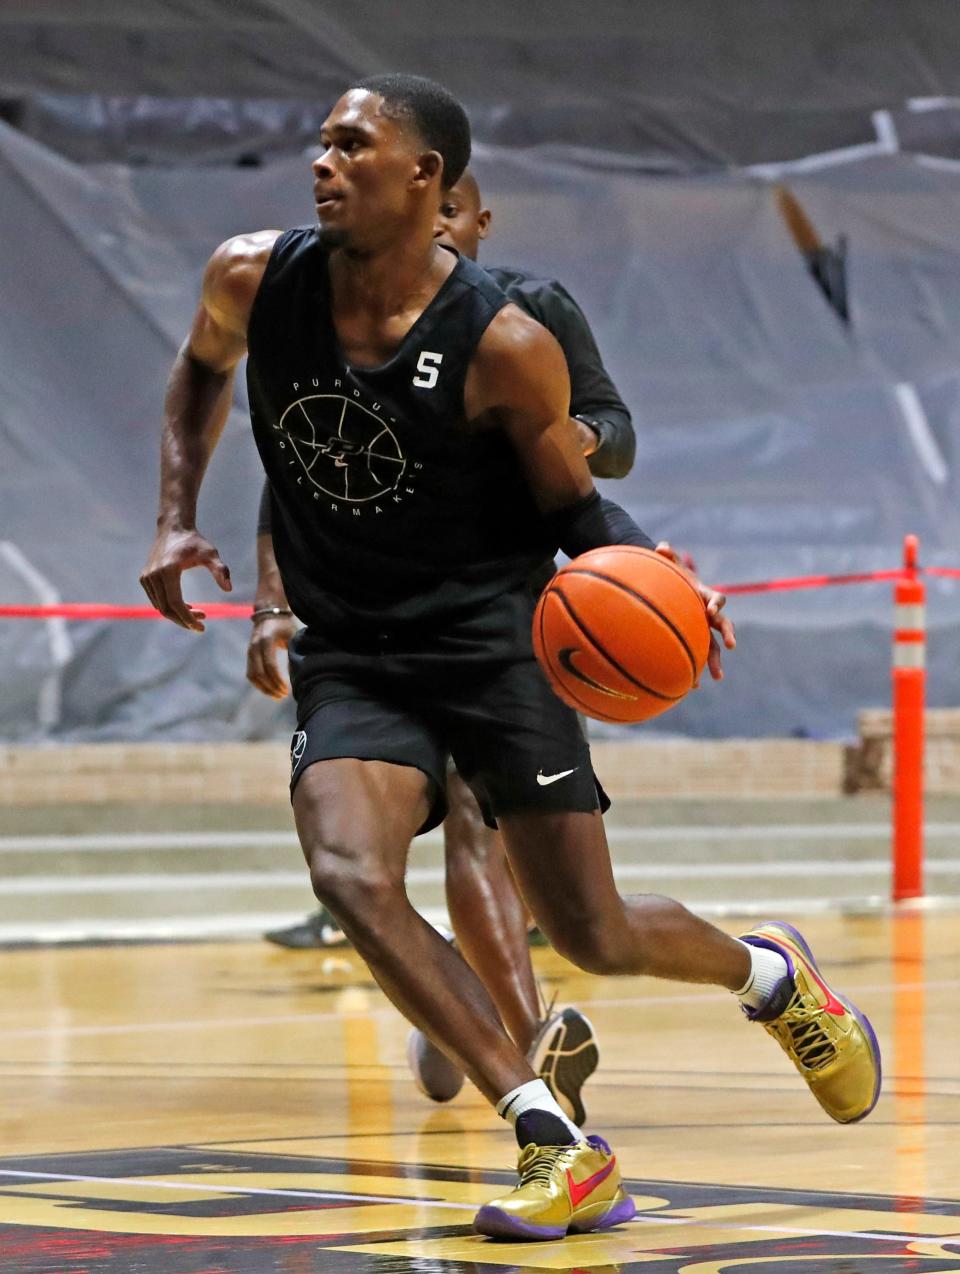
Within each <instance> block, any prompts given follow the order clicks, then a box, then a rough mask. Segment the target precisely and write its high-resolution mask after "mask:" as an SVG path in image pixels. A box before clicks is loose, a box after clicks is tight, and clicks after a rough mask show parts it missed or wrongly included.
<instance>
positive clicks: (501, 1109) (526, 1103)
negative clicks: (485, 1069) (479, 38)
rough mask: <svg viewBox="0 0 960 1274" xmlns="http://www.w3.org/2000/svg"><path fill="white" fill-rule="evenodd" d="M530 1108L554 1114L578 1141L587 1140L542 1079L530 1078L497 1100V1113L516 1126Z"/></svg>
mask: <svg viewBox="0 0 960 1274" xmlns="http://www.w3.org/2000/svg"><path fill="white" fill-rule="evenodd" d="M528 1110H542V1111H545V1112H546V1113H547V1114H549V1115H554V1116H555V1117H556V1118H557V1119H559V1120H561V1121H562V1122H563V1124H564V1127H566V1128H567V1129H568V1131H569V1133H570V1135H571V1137H574V1138H576V1140H577V1141H583V1140H585V1138H584V1135H583V1133H582V1132H581V1131H580V1129H579V1128H578V1127H577V1125H576V1124H575V1123H573V1122H571V1120H569V1119H568V1118H567V1116H566V1115H565V1114H564V1113H563V1110H562V1109H561V1107H560V1105H559V1103H558V1102H557V1100H556V1098H555V1097H554V1096H553V1094H552V1093H551V1092H550V1089H549V1088H548V1087H547V1086H546V1084H545V1083H544V1082H543V1080H542V1079H530V1080H528V1081H527V1082H526V1083H525V1084H521V1085H520V1087H519V1088H512V1089H511V1090H510V1092H509V1093H506V1094H505V1095H504V1096H503V1097H501V1098H500V1100H499V1101H498V1102H497V1114H498V1115H499V1116H500V1118H501V1119H506V1120H507V1122H508V1123H510V1124H512V1125H513V1127H514V1128H516V1126H517V1120H518V1119H519V1118H520V1116H521V1115H523V1114H525V1113H526V1112H527V1111H528Z"/></svg>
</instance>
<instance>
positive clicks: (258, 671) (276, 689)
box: [247, 615, 300, 699]
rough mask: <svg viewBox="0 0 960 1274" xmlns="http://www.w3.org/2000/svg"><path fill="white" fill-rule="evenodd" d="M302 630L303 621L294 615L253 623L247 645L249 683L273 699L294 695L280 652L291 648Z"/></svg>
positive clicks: (274, 616)
mask: <svg viewBox="0 0 960 1274" xmlns="http://www.w3.org/2000/svg"><path fill="white" fill-rule="evenodd" d="M299 627H300V621H299V620H298V619H296V618H295V617H294V616H293V615H264V616H263V617H262V618H261V619H255V620H254V621H253V631H252V632H251V633H250V644H249V646H247V680H248V681H249V682H250V684H251V685H254V686H256V688H257V689H258V690H259V691H261V693H262V694H265V695H267V696H268V698H270V699H283V698H285V697H286V696H287V695H288V694H289V693H290V687H289V686H288V685H287V683H286V681H284V679H283V675H282V674H281V672H280V664H279V662H278V660H277V651H279V650H286V649H287V647H288V646H289V645H290V638H291V637H292V636H293V635H294V633H295V632H296V631H297V630H298V628H299Z"/></svg>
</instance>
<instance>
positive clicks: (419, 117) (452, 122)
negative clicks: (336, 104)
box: [351, 73, 470, 190]
mask: <svg viewBox="0 0 960 1274" xmlns="http://www.w3.org/2000/svg"><path fill="white" fill-rule="evenodd" d="M351 87H353V88H362V89H366V91H367V92H368V93H376V94H377V95H378V96H379V97H382V98H383V102H384V105H385V106H386V108H387V113H388V114H390V115H391V117H392V118H395V117H399V118H400V119H401V120H402V121H403V122H404V123H409V124H411V125H412V126H413V127H414V128H415V129H416V131H417V134H418V136H419V137H420V139H421V140H422V141H423V143H424V145H425V146H427V147H429V149H430V150H436V151H439V153H440V155H441V156H442V157H443V177H442V179H441V180H442V185H443V188H444V190H449V189H450V187H451V186H455V185H456V184H457V182H458V181H459V180H460V178H461V177H462V176H463V171H464V169H465V168H466V166H467V164H468V163H469V162H470V121H469V119H468V118H467V112H466V111H465V110H464V109H463V107H462V106H461V105H460V103H459V102H458V101H457V99H456V98H455V97H454V96H453V94H452V93H448V92H447V90H446V89H445V88H444V87H443V85H442V84H438V83H437V82H436V80H428V79H425V78H424V77H423V76H422V75H401V74H399V73H398V74H392V75H371V76H369V77H368V78H367V79H363V80H358V81H357V83H356V84H354V85H352V86H351Z"/></svg>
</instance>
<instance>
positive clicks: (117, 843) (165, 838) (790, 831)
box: [0, 822, 960, 854]
mask: <svg viewBox="0 0 960 1274" xmlns="http://www.w3.org/2000/svg"><path fill="white" fill-rule="evenodd" d="M924 830H925V832H926V835H927V836H929V837H940V836H960V823H956V822H947V823H935V822H934V823H927V824H926V827H925V829H924ZM822 836H832V837H838V838H843V839H846V840H870V839H873V838H875V837H881V838H887V837H889V836H890V824H889V823H763V824H760V823H758V824H748V825H745V826H738V827H716V826H714V825H712V824H704V825H697V824H690V825H689V826H679V827H677V826H670V827H649V826H642V827H640V826H627V827H621V826H615V827H608V828H607V840H608V841H609V842H610V844H612V845H623V844H629V843H630V842H632V841H639V842H642V843H645V844H646V843H649V842H653V843H656V842H659V841H665V840H667V841H685V840H708V841H736V840H745V841H756V840H771V841H774V842H775V843H779V842H780V841H782V840H784V839H787V840H816V839H818V838H819V837H822ZM414 843H415V844H417V845H432V846H440V845H442V844H443V837H442V836H441V835H437V834H436V833H433V834H427V835H426V836H420V837H417V839H416V841H415V842H414ZM285 847H289V848H292V849H297V850H299V848H300V842H299V841H298V840H297V837H296V835H295V833H293V832H292V831H291V830H290V829H289V828H286V827H285V828H280V829H278V830H277V831H269V830H267V831H260V832H170V831H166V832H105V833H103V834H102V835H88V834H79V835H76V836H74V835H36V836H0V854H13V853H24V852H29V853H33V854H52V853H62V852H64V851H70V852H71V853H95V852H97V851H98V850H103V851H105V852H115V851H125V850H170V851H174V850H178V849H180V850H182V849H197V850H203V849H277V848H285Z"/></svg>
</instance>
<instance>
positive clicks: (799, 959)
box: [783, 942, 847, 1017]
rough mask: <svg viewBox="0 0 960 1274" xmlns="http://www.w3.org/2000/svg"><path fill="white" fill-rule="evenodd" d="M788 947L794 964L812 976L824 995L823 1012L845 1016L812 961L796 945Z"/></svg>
mask: <svg viewBox="0 0 960 1274" xmlns="http://www.w3.org/2000/svg"><path fill="white" fill-rule="evenodd" d="M783 945H784V946H788V944H787V943H786V942H784V943H783ZM788 949H789V951H790V954H791V956H792V957H793V961H794V964H799V965H800V966H801V967H802V969H803V971H804V973H806V974H807V976H808V977H811V978H813V980H814V982H816V984H817V986H818V987H819V988H820V990H821V991H822V992H823V994H824V995H825V996H826V1000H827V1002H826V1004H825V1005H824V1006H823V1007H824V1010H825V1012H827V1013H829V1014H831V1016H832V1017H846V1016H847V1010H846V1008H845V1007H844V1006H843V1005H842V1004H841V1003H840V1001H839V1000H838V999H837V997H836V996H835V995H834V994H833V992H832V991H831V990H830V988H829V987H828V986H827V984H826V982H824V980H823V978H821V976H820V974H819V973H818V972H817V971H816V969H815V968H814V967H813V964H812V962H811V961H810V960H808V959H807V957H806V956H805V955H804V954H803V953H802V952H801V951H800V950H799V949H798V948H797V947H794V946H793V945H792V944H791V945H789V947H788Z"/></svg>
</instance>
